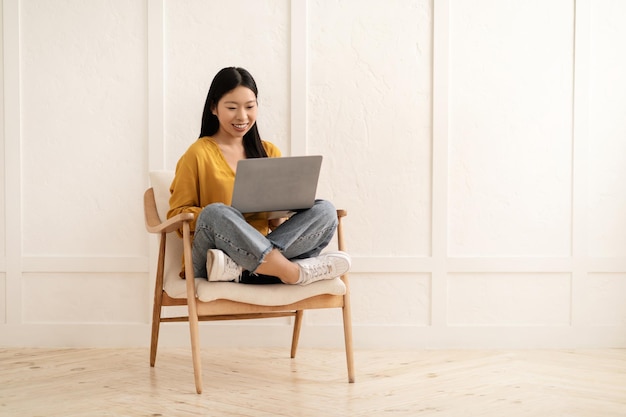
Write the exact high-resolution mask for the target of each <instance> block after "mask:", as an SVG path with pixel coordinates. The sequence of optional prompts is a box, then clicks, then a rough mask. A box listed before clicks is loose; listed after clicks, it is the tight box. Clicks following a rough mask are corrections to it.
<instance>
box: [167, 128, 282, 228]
mask: <svg viewBox="0 0 626 417" xmlns="http://www.w3.org/2000/svg"><path fill="white" fill-rule="evenodd" d="M262 143H263V147H264V148H265V152H267V155H268V156H269V157H270V158H275V157H280V156H281V153H280V150H279V149H278V147H277V146H275V145H274V144H272V143H270V142H266V141H262ZM234 184H235V172H234V171H233V170H232V168H231V167H230V165H228V162H226V159H225V158H224V155H223V154H222V151H221V150H220V148H219V146H218V145H217V143H215V141H214V140H213V139H212V138H211V137H208V136H207V137H203V138H200V139H198V140H196V141H195V142H194V143H193V144H192V145H191V146H190V147H189V149H187V151H186V152H185V153H184V154H183V156H181V158H180V159H179V160H178V163H177V164H176V174H175V176H174V181H172V185H171V186H170V193H171V196H170V210H169V211H168V212H167V217H168V218H170V217H173V216H176V215H177V214H179V213H193V214H194V215H195V218H194V221H193V222H192V224H191V229H192V231H193V230H195V227H196V218H197V216H198V214H199V213H200V212H201V211H202V208H203V207H204V206H206V205H209V204H211V203H224V204H226V205H230V203H231V200H232V197H233V185H234ZM267 217H268V216H267V213H254V214H246V215H245V218H246V221H247V222H248V223H250V225H252V226H253V227H254V228H255V229H257V230H258V231H259V232H261V233H263V235H266V234H267V233H268V232H269V229H268V219H267Z"/></svg>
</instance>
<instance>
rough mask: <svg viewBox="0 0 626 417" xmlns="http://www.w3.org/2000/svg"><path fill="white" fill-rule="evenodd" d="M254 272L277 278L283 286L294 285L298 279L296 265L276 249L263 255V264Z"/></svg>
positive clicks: (297, 267)
mask: <svg viewBox="0 0 626 417" xmlns="http://www.w3.org/2000/svg"><path fill="white" fill-rule="evenodd" d="M254 272H255V273H257V274H263V275H271V276H275V277H278V278H279V279H280V280H281V281H282V282H284V283H285V284H295V283H297V282H298V280H299V279H300V267H299V266H298V264H296V263H294V262H291V261H290V260H289V259H287V258H285V257H284V256H283V254H282V253H280V251H279V250H278V249H273V250H272V251H270V252H269V253H268V254H267V255H265V258H264V259H263V263H261V265H259V267H258V268H257V269H256V271H254Z"/></svg>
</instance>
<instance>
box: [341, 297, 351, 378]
mask: <svg viewBox="0 0 626 417" xmlns="http://www.w3.org/2000/svg"><path fill="white" fill-rule="evenodd" d="M348 294H349V293H348ZM348 294H346V295H345V296H344V302H343V309H342V311H343V334H344V339H345V342H346V362H347V365H348V382H349V383H353V382H354V351H353V346H352V313H351V312H350V296H349V295H348Z"/></svg>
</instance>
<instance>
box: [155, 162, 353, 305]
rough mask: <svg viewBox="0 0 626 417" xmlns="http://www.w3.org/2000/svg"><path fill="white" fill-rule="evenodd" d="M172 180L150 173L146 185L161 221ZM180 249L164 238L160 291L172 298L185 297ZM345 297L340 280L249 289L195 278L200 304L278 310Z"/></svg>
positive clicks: (171, 238)
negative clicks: (308, 301) (316, 298)
mask: <svg viewBox="0 0 626 417" xmlns="http://www.w3.org/2000/svg"><path fill="white" fill-rule="evenodd" d="M173 179H174V172H173V171H153V172H150V183H151V186H152V188H153V190H154V198H155V200H156V206H157V211H158V213H159V218H160V219H161V221H163V220H165V219H166V218H167V211H168V210H169V198H170V185H171V184H172V180H173ZM182 246H183V245H182V240H181V239H180V238H179V237H178V236H177V235H176V234H175V233H170V234H169V235H168V237H167V251H166V259H165V274H164V278H163V280H164V282H163V289H164V290H165V292H166V293H167V295H169V296H170V297H172V298H186V297H187V288H186V284H185V280H184V279H181V278H180V276H179V272H180V269H181V263H182V252H183V251H182ZM345 293H346V286H345V284H344V283H343V281H342V280H341V279H340V278H335V279H331V280H324V281H318V282H314V283H313V284H310V285H304V286H303V285H285V284H270V285H249V284H236V283H233V282H209V281H207V280H206V279H204V278H196V295H197V297H198V299H199V300H201V301H214V300H218V299H224V300H232V301H239V302H242V303H249V304H258V305H264V306H282V305H287V304H291V303H295V302H297V301H300V300H304V299H306V298H309V297H313V296H316V295H321V294H332V295H343V294H345Z"/></svg>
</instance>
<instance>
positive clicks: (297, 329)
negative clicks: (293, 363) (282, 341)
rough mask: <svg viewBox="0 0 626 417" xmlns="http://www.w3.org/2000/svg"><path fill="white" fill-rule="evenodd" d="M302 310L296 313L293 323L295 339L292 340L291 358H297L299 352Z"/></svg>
mask: <svg viewBox="0 0 626 417" xmlns="http://www.w3.org/2000/svg"><path fill="white" fill-rule="evenodd" d="M302 315H303V311H302V310H297V311H296V317H295V321H294V322H293V337H292V338H291V358H292V359H293V358H295V357H296V350H298V340H299V339H300V329H301V327H302Z"/></svg>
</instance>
